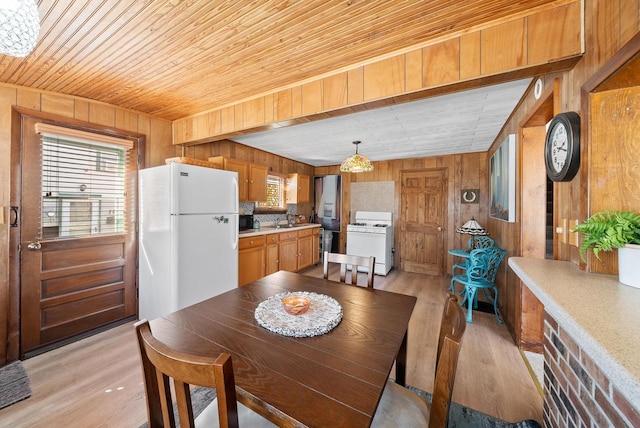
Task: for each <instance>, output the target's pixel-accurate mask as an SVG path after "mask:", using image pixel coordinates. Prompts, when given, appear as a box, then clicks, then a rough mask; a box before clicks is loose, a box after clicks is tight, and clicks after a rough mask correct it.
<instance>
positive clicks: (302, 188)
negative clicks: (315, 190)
mask: <svg viewBox="0 0 640 428" xmlns="http://www.w3.org/2000/svg"><path fill="white" fill-rule="evenodd" d="M310 186H311V178H310V177H309V176H308V175H304V174H298V203H304V202H309V201H311V197H310V193H311V192H310Z"/></svg>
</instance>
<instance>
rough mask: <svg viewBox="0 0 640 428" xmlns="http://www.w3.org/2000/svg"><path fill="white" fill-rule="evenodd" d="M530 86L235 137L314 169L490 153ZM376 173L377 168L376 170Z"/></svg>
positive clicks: (503, 86) (522, 83) (509, 86)
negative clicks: (356, 159) (357, 156)
mask: <svg viewBox="0 0 640 428" xmlns="http://www.w3.org/2000/svg"><path fill="white" fill-rule="evenodd" d="M530 82H531V79H523V80H517V81H512V82H508V83H502V84H498V85H493V86H487V87H482V88H478V89H472V90H468V91H464V92H457V93H453V94H448V95H442V96H438V97H433V98H427V99H424V100H419V101H412V102H408V103H404V104H396V105H393V106H389V107H382V108H378V109H374V110H367V111H363V112H358V113H352V114H348V115H344V116H338V117H335V118H330V119H323V120H318V121H314V122H308V123H303V124H300V125H295V126H289V127H284V128H278V129H273V130H270V131H264V132H258V133H255V134H248V135H243V136H240V137H234V138H233V140H234V141H237V142H239V143H242V144H245V145H247V146H251V147H255V148H258V149H261V150H264V151H267V152H270V153H275V154H278V155H280V156H284V157H286V158H289V159H293V160H296V161H299V162H303V163H306V164H309V165H312V166H327V165H338V164H340V163H341V162H342V161H343V160H344V158H346V157H347V156H350V155H352V154H353V153H354V152H355V146H354V145H353V144H352V141H355V140H360V141H362V144H360V146H359V148H358V152H359V153H361V154H363V155H366V156H368V157H369V158H370V159H371V160H372V161H374V162H375V161H382V160H390V159H404V158H421V157H430V156H439V155H449V154H457V153H472V152H484V151H486V150H488V149H489V147H490V146H491V144H492V143H493V141H494V140H495V138H496V136H497V135H498V133H499V132H500V130H501V129H502V126H503V125H504V123H505V122H506V120H507V119H508V117H509V115H510V114H511V112H512V111H513V109H514V108H515V106H516V105H517V103H518V101H519V100H520V98H521V97H522V95H523V94H524V91H525V90H526V89H527V87H528V86H529V84H530ZM374 167H375V164H374Z"/></svg>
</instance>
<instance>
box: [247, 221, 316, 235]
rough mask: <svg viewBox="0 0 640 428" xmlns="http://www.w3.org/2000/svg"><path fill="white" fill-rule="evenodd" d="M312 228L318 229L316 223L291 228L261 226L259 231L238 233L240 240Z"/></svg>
mask: <svg viewBox="0 0 640 428" xmlns="http://www.w3.org/2000/svg"><path fill="white" fill-rule="evenodd" d="M272 223H273V222H272ZM314 227H318V228H319V227H320V225H319V224H317V223H299V224H297V225H295V226H293V227H289V226H284V225H283V226H281V227H278V228H276V227H273V226H261V227H260V229H249V230H243V231H242V232H240V238H248V237H250V236H260V235H268V234H271V233H283V232H291V231H292V230H303V229H313V228H314Z"/></svg>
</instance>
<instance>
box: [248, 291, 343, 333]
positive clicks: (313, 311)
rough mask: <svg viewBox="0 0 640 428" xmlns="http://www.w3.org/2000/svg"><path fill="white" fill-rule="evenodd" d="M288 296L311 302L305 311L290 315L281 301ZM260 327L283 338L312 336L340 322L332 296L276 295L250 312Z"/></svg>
mask: <svg viewBox="0 0 640 428" xmlns="http://www.w3.org/2000/svg"><path fill="white" fill-rule="evenodd" d="M290 294H296V295H301V296H306V297H308V298H309V299H311V305H310V306H309V310H308V311H307V312H306V313H304V314H302V315H290V314H288V313H287V312H285V310H284V308H283V307H282V298H283V297H285V296H288V295H290ZM254 316H255V318H256V321H258V324H260V325H261V326H262V327H264V328H266V329H267V330H269V331H272V332H274V333H278V334H281V335H283V336H293V337H312V336H319V335H321V334H325V333H327V332H329V331H331V330H332V329H333V328H335V326H337V325H338V324H340V321H341V320H342V306H340V303H338V301H337V300H336V299H334V298H333V297H329V296H326V295H324V294H318V293H313V292H309V291H296V292H290V291H287V292H284V293H278V294H276V295H274V296H271V297H269V298H268V299H267V300H265V301H263V302H261V303H260V304H259V305H258V307H257V308H256V311H255V313H254Z"/></svg>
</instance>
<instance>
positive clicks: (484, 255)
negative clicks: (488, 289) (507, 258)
mask: <svg viewBox="0 0 640 428" xmlns="http://www.w3.org/2000/svg"><path fill="white" fill-rule="evenodd" d="M505 254H506V250H503V249H502V248H498V247H488V248H476V249H475V250H472V251H471V255H470V257H469V267H468V268H467V277H468V278H469V281H472V282H482V281H489V282H491V283H494V282H495V280H496V275H497V274H498V267H499V266H500V263H501V262H502V259H503V258H504V255H505Z"/></svg>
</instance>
